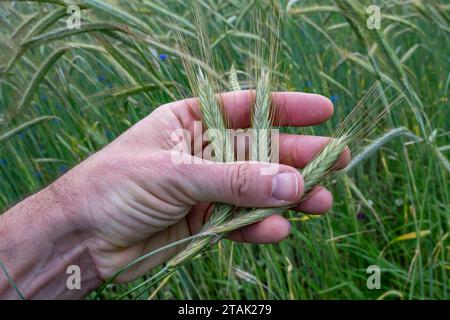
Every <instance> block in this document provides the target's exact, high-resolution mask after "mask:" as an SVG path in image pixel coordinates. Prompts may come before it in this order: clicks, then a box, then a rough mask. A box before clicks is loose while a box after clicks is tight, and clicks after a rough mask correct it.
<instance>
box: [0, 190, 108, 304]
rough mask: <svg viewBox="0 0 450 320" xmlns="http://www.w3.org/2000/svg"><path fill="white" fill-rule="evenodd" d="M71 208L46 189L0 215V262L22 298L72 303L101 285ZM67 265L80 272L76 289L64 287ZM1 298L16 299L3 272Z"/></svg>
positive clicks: (0, 278) (15, 294)
mask: <svg viewBox="0 0 450 320" xmlns="http://www.w3.org/2000/svg"><path fill="white" fill-rule="evenodd" d="M68 208H71V209H70V210H69V209H68ZM76 208H77V206H76V205H73V204H68V203H66V202H65V200H64V199H62V198H60V197H59V196H58V195H57V194H55V192H53V191H52V186H50V187H49V188H46V189H44V190H42V191H41V192H39V193H36V194H34V195H32V196H30V197H29V198H27V199H25V200H23V201H22V202H20V203H19V204H17V205H16V206H15V207H13V208H12V209H10V210H9V211H7V212H6V213H4V214H2V215H0V260H1V261H2V262H3V265H4V266H5V267H6V269H7V270H8V273H9V274H10V276H11V278H12V279H13V280H14V282H15V283H16V285H17V287H18V288H19V290H20V291H21V292H22V293H23V294H24V296H25V298H26V299H77V298H82V297H84V296H86V295H87V294H88V293H89V292H90V291H92V290H93V289H95V288H96V287H97V286H99V285H100V284H101V279H100V278H99V277H98V276H97V274H96V271H95V270H96V269H95V267H94V264H93V261H92V258H91V256H90V254H89V250H88V241H89V235H88V234H87V233H86V232H85V231H84V229H83V225H82V223H75V222H74V221H76V219H73V215H76V214H78V213H77V212H76ZM71 265H75V266H77V267H79V268H80V271H81V272H80V275H81V286H80V289H76V288H75V289H72V290H71V289H69V288H68V286H67V281H68V278H69V277H70V276H71V275H73V273H67V268H68V267H69V266H71ZM69 280H72V279H69ZM69 287H70V286H69ZM0 298H8V299H17V298H19V296H18V294H17V293H16V292H15V290H14V289H13V287H12V286H11V285H10V283H9V282H8V280H7V278H6V276H5V274H4V273H3V272H0Z"/></svg>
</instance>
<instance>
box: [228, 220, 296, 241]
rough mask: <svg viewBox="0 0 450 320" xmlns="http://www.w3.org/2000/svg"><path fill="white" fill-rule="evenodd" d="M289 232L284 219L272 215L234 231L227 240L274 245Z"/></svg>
mask: <svg viewBox="0 0 450 320" xmlns="http://www.w3.org/2000/svg"><path fill="white" fill-rule="evenodd" d="M290 232H291V224H290V223H289V221H288V220H286V219H285V218H283V217H281V216H278V215H272V216H269V217H267V218H265V219H264V220H262V221H260V222H257V223H254V224H252V225H250V226H247V227H244V228H241V229H238V230H235V231H233V232H231V233H230V234H229V238H230V239H231V240H234V241H238V242H249V243H274V242H279V241H281V240H283V239H284V238H286V237H287V236H288V235H289V233H290Z"/></svg>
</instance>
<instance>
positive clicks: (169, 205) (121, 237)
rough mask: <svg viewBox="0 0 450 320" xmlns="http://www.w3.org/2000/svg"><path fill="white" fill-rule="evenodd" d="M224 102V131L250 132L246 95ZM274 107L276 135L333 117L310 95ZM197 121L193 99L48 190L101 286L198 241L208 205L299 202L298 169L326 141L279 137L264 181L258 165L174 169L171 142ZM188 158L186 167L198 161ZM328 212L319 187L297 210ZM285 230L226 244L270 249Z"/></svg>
mask: <svg viewBox="0 0 450 320" xmlns="http://www.w3.org/2000/svg"><path fill="white" fill-rule="evenodd" d="M221 99H222V101H223V106H224V109H225V112H226V117H227V118H228V119H227V120H228V122H229V123H230V125H231V127H232V128H234V129H237V128H248V127H249V126H250V105H251V99H252V93H251V92H250V91H241V92H233V93H225V94H222V95H221ZM273 105H274V108H276V109H277V112H276V114H277V115H279V119H278V122H282V123H281V125H283V126H309V125H314V124H319V123H321V122H323V121H326V120H327V119H328V118H329V117H330V116H331V115H332V113H333V106H332V104H331V102H330V101H329V100H328V99H326V98H324V97H322V96H320V95H314V94H305V93H297V92H284V93H274V94H273ZM201 120H202V114H201V111H200V108H199V106H198V104H197V101H196V100H195V99H189V100H182V101H177V102H172V103H169V104H166V105H163V106H161V107H159V108H158V109H156V110H155V111H154V112H152V113H151V114H150V115H149V116H148V117H146V118H145V119H143V120H142V121H140V122H139V123H137V124H136V125H134V126H133V127H132V128H130V129H129V130H128V131H126V132H125V133H124V134H122V135H121V136H120V137H119V138H117V139H116V140H115V141H113V142H112V143H111V144H110V145H108V146H107V147H105V148H104V149H103V150H101V151H99V152H98V153H96V154H94V155H93V156H91V157H90V158H88V159H87V160H85V161H84V162H82V163H81V164H80V165H78V166H77V167H75V168H74V169H72V170H71V171H69V172H68V173H67V174H65V175H64V176H63V177H61V178H60V179H59V180H57V181H56V182H55V183H54V184H53V185H52V188H51V190H53V192H54V193H56V194H57V198H59V199H61V202H62V203H64V207H68V208H71V212H72V214H70V215H69V217H70V220H71V223H72V224H73V225H77V226H80V230H83V231H82V232H83V233H85V234H88V236H85V238H86V239H87V241H86V243H87V245H88V249H89V252H90V254H91V256H92V259H93V262H94V264H95V268H96V270H97V273H98V275H99V276H100V277H101V278H102V279H107V278H108V277H110V276H111V275H112V274H113V273H114V272H115V271H117V270H118V269H119V268H120V267H122V266H124V265H126V264H127V263H129V262H131V261H132V260H134V259H136V258H137V257H139V256H141V255H142V254H144V253H147V252H149V251H152V250H154V249H157V248H159V247H162V246H164V245H166V244H168V243H171V242H174V241H176V240H179V239H181V238H185V237H188V236H190V235H192V234H194V233H196V232H198V230H199V229H200V227H201V226H202V224H203V223H204V221H205V219H206V218H207V215H208V212H210V209H211V207H212V203H214V202H224V203H230V204H233V205H236V206H239V207H276V206H282V205H286V204H294V203H296V202H298V201H299V200H300V198H301V196H302V193H303V180H302V177H301V174H300V173H299V172H298V170H297V169H296V168H302V167H304V166H305V164H306V163H308V161H310V160H311V159H312V157H313V156H314V154H315V153H317V152H318V151H319V149H320V148H321V147H322V146H323V144H324V143H325V142H326V141H327V139H328V138H325V137H317V136H302V135H290V134H281V135H280V141H279V152H280V165H279V168H278V173H277V174H276V175H262V174H261V168H262V167H263V166H264V164H262V163H235V164H232V163H230V164H218V163H211V162H206V163H200V164H193V163H192V162H193V161H192V162H191V163H175V162H174V161H173V153H172V151H173V149H174V147H175V145H176V144H177V142H175V141H173V140H172V134H173V133H174V132H176V131H177V130H179V129H186V130H188V131H189V132H190V133H191V134H190V136H191V137H192V139H198V138H199V137H195V135H196V132H195V130H194V122H195V121H201ZM197 134H198V133H197ZM188 143H189V142H188ZM191 143H193V141H191ZM186 157H188V158H190V157H192V160H193V159H194V157H201V154H190V155H186ZM331 205H332V195H331V193H330V192H329V191H327V190H326V189H324V188H320V187H319V188H316V190H315V192H314V194H313V196H311V197H309V198H308V199H307V200H305V201H303V202H302V203H301V204H299V205H298V206H297V207H295V209H294V210H297V211H302V212H306V213H316V214H317V213H324V212H326V211H328V210H329V209H330V207H331ZM289 231H290V224H289V222H288V221H287V220H286V219H284V218H283V217H281V216H278V215H273V216H270V217H268V218H266V219H264V220H263V221H261V222H258V223H256V224H254V225H251V226H248V227H245V228H242V229H240V230H236V231H234V232H232V233H231V234H230V235H229V238H230V239H232V240H236V241H244V242H254V243H270V242H278V241H280V240H282V239H283V238H285V237H286V236H287V235H288V234H289ZM179 249H180V248H178V249H176V248H174V249H169V250H166V251H164V252H162V253H161V254H159V255H157V256H155V257H153V258H152V259H148V261H145V262H143V263H141V264H140V265H138V266H136V267H135V268H133V269H131V270H129V271H127V272H126V273H124V274H123V275H121V276H120V277H119V278H118V279H117V280H118V281H120V282H124V281H129V280H133V279H135V278H137V277H138V276H140V275H142V274H144V273H145V272H147V271H148V270H149V269H150V268H152V267H154V266H156V265H158V264H160V263H162V262H164V261H166V260H167V259H169V258H170V257H171V256H173V255H174V254H175V253H176V252H177V250H179Z"/></svg>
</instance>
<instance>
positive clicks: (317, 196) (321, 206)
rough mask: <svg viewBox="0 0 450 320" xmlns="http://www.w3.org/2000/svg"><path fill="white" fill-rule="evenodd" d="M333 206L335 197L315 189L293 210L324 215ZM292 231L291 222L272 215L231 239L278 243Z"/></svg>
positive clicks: (321, 189) (328, 192)
mask: <svg viewBox="0 0 450 320" xmlns="http://www.w3.org/2000/svg"><path fill="white" fill-rule="evenodd" d="M332 205H333V195H332V194H331V192H330V191H328V190H327V189H325V188H323V187H320V186H318V187H315V188H314V189H313V191H312V195H311V196H310V197H309V198H308V199H306V200H305V201H303V202H302V203H300V204H299V205H298V206H296V207H294V208H293V209H292V210H294V211H299V212H304V213H311V214H324V213H326V212H327V211H329V210H330V209H331V207H332ZM290 231H291V224H290V222H289V221H288V220H287V219H285V218H283V217H281V216H278V215H272V216H269V217H267V218H265V219H264V220H262V221H260V222H257V223H254V224H252V225H250V226H247V227H244V228H241V229H238V230H235V231H233V232H231V233H230V234H229V238H230V239H231V240H234V241H238V242H248V243H276V242H279V241H281V240H283V239H284V238H286V237H287V236H288V235H289V233H290Z"/></svg>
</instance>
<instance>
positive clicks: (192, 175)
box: [177, 161, 304, 207]
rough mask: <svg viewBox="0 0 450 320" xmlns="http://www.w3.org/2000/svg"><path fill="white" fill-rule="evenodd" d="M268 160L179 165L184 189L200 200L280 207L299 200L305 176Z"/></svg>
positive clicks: (179, 176)
mask: <svg viewBox="0 0 450 320" xmlns="http://www.w3.org/2000/svg"><path fill="white" fill-rule="evenodd" d="M270 165H274V164H269V163H261V162H259V163H248V162H236V163H217V162H209V161H205V162H204V163H202V164H182V165H178V166H177V167H178V178H179V179H180V180H179V181H178V183H179V185H180V186H181V189H182V190H183V191H184V192H185V193H186V194H187V195H189V196H190V197H191V198H193V199H194V200H196V201H198V202H224V203H230V204H234V205H237V206H240V207H277V206H283V205H287V204H291V203H296V202H298V201H299V200H300V198H301V196H302V194H303V190H304V187H303V178H302V176H301V174H300V173H299V172H298V170H296V169H295V168H293V167H289V166H285V165H279V164H275V165H276V166H277V170H276V172H272V173H271V174H267V171H268V170H267V168H268V167H269V166H270Z"/></svg>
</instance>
